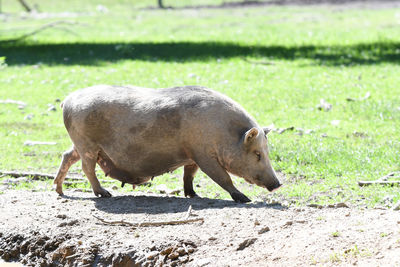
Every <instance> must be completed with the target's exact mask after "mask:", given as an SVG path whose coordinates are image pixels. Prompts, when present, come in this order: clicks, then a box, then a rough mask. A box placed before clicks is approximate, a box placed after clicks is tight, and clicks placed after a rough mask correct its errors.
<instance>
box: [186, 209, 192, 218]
mask: <svg viewBox="0 0 400 267" xmlns="http://www.w3.org/2000/svg"><path fill="white" fill-rule="evenodd" d="M191 213H192V205H190V206H189V208H188V211H187V212H186V216H185V220H187V219H189V217H190V215H191Z"/></svg>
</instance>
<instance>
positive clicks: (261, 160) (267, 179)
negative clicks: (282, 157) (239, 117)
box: [228, 127, 281, 191]
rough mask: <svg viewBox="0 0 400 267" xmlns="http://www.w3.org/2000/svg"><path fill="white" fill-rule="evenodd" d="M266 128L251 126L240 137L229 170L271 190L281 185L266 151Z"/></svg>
mask: <svg viewBox="0 0 400 267" xmlns="http://www.w3.org/2000/svg"><path fill="white" fill-rule="evenodd" d="M268 132H269V130H268V129H262V128H259V127H253V128H251V129H249V130H248V131H246V133H244V135H243V136H242V137H241V139H240V142H239V147H238V148H237V150H236V151H237V152H236V153H235V155H234V159H233V160H232V161H231V164H229V165H230V166H229V170H228V171H229V172H231V173H233V174H236V175H238V176H241V177H243V178H244V179H245V180H246V181H247V182H249V183H251V184H256V185H258V186H261V187H264V188H267V189H268V190H269V191H273V190H274V189H277V188H278V187H280V186H281V183H280V182H279V180H278V178H277V177H276V174H275V171H274V168H272V166H271V162H270V160H269V155H268V154H269V152H268V138H267V133H268Z"/></svg>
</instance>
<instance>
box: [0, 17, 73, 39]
mask: <svg viewBox="0 0 400 267" xmlns="http://www.w3.org/2000/svg"><path fill="white" fill-rule="evenodd" d="M60 24H68V25H77V24H79V23H77V22H72V21H65V20H58V21H54V22H51V23H47V24H45V25H43V26H41V27H39V28H38V29H36V30H34V31H32V32H30V33H26V34H24V35H21V36H20V37H17V38H15V39H10V40H4V41H1V42H2V43H13V42H17V41H21V40H23V39H25V38H28V37H29V36H32V35H35V34H37V33H39V32H41V31H44V30H45V29H48V28H54V27H55V26H57V25H60Z"/></svg>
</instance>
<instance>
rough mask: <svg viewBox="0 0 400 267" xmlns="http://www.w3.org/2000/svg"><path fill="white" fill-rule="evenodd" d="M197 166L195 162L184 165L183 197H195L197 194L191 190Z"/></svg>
mask: <svg viewBox="0 0 400 267" xmlns="http://www.w3.org/2000/svg"><path fill="white" fill-rule="evenodd" d="M198 169H199V166H197V164H191V165H185V167H184V172H183V189H184V192H185V197H197V196H198V195H197V194H196V192H194V190H193V178H194V175H195V174H196V172H197V170H198Z"/></svg>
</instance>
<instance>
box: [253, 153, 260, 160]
mask: <svg viewBox="0 0 400 267" xmlns="http://www.w3.org/2000/svg"><path fill="white" fill-rule="evenodd" d="M254 153H255V154H256V156H257V159H258V161H260V160H261V154H260V152H258V151H255V152H254Z"/></svg>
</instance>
